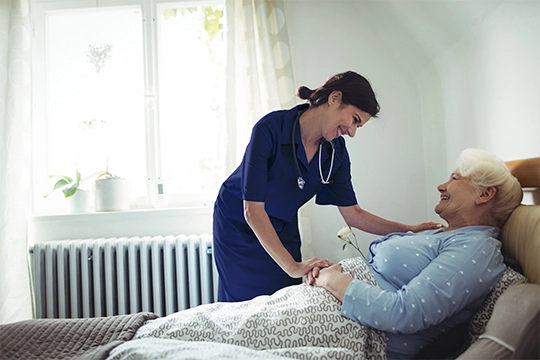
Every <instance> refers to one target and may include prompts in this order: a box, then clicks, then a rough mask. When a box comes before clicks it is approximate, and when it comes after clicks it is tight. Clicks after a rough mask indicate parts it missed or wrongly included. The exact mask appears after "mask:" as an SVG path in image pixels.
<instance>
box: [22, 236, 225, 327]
mask: <svg viewBox="0 0 540 360" xmlns="http://www.w3.org/2000/svg"><path fill="white" fill-rule="evenodd" d="M30 264H31V270H32V281H33V289H34V301H35V312H36V317H37V318H81V317H82V318H88V317H99V316H111V315H123V314H132V313H136V312H140V311H150V312H153V313H156V314H157V315H159V316H164V315H168V314H171V313H174V312H176V311H179V310H184V309H187V308H191V307H195V306H197V305H201V304H207V303H212V302H214V301H216V300H217V278H218V276H217V271H216V267H215V263H214V261H213V254H212V236H211V235H206V234H205V235H190V236H186V235H178V236H154V237H149V236H147V237H130V238H128V237H121V238H107V239H104V238H103V239H77V240H62V241H50V242H45V243H38V244H35V245H34V246H33V247H31V248H30Z"/></svg>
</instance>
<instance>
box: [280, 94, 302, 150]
mask: <svg viewBox="0 0 540 360" xmlns="http://www.w3.org/2000/svg"><path fill="white" fill-rule="evenodd" d="M307 108H309V104H300V105H297V106H295V107H293V108H291V109H290V110H288V111H287V112H286V113H285V117H284V119H283V125H282V128H281V143H282V144H291V140H292V131H293V125H295V124H294V122H295V120H296V117H297V116H298V113H299V112H302V111H304V110H306V109H307ZM296 126H297V128H296V131H295V134H294V137H295V139H294V143H295V144H296V143H298V141H299V140H300V130H299V128H298V124H296Z"/></svg>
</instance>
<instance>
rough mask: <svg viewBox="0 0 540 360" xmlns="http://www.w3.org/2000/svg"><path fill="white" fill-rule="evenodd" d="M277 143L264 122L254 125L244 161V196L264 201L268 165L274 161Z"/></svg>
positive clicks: (246, 198) (251, 199) (250, 199)
mask: <svg viewBox="0 0 540 360" xmlns="http://www.w3.org/2000/svg"><path fill="white" fill-rule="evenodd" d="M274 149H275V144H274V140H273V137H272V131H271V129H270V128H269V127H268V125H267V124H266V123H264V122H259V123H257V124H256V125H255V126H254V127H253V131H252V133H251V140H250V142H249V144H248V146H247V148H246V152H245V154H244V161H243V162H242V164H243V167H242V177H241V178H242V184H241V186H242V198H243V199H244V200H247V201H260V202H264V201H265V199H266V190H267V184H268V167H269V165H270V163H271V161H272V158H273V156H274V155H275V154H273V153H274Z"/></svg>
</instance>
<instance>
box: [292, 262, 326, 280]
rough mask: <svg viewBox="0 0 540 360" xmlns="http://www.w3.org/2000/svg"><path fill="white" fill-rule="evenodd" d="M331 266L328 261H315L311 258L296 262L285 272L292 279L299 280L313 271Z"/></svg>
mask: <svg viewBox="0 0 540 360" xmlns="http://www.w3.org/2000/svg"><path fill="white" fill-rule="evenodd" d="M331 265H332V262H331V261H330V260H328V259H317V258H312V259H309V260H305V261H302V262H297V263H295V265H293V267H291V268H290V269H288V270H287V274H289V276H290V277H292V278H301V277H302V276H305V275H308V273H310V272H311V271H312V270H313V269H315V268H318V269H324V268H327V267H329V266H331Z"/></svg>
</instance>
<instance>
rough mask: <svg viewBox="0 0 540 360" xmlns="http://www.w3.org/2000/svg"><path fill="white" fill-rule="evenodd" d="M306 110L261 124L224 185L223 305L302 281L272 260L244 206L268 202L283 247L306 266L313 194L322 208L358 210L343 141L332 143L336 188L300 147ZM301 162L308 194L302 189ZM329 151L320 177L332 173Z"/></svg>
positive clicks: (217, 246)
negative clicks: (302, 228) (306, 220)
mask: <svg viewBox="0 0 540 360" xmlns="http://www.w3.org/2000/svg"><path fill="white" fill-rule="evenodd" d="M308 106H309V105H308V104H303V105H298V106H296V107H294V108H292V109H290V110H279V111H274V112H271V113H269V114H267V115H266V116H264V117H263V118H262V119H261V120H259V121H258V122H257V123H256V124H255V126H254V128H253V132H252V135H251V140H250V142H249V144H248V146H247V148H246V152H245V154H244V158H243V160H242V163H241V164H240V166H239V167H238V168H237V169H236V170H235V171H234V172H233V173H232V174H231V175H230V176H229V178H228V179H227V180H225V182H224V183H223V185H222V186H221V189H220V191H219V194H218V197H217V200H216V203H215V206H214V219H213V220H214V226H213V227H214V228H213V235H214V256H215V260H216V265H217V269H218V272H219V295H218V300H219V301H243V300H249V299H252V298H254V297H256V296H258V295H269V294H272V293H274V292H275V291H277V290H279V289H281V288H283V287H285V286H289V285H293V284H298V283H300V282H301V281H302V279H293V278H291V277H289V276H288V275H287V274H286V273H285V272H284V271H283V270H282V269H281V268H280V267H279V266H278V265H277V264H276V263H275V262H274V260H273V259H272V258H271V257H270V255H268V253H267V252H266V251H265V250H264V248H263V247H262V245H261V244H260V242H259V240H258V239H257V237H256V236H255V234H254V233H253V231H252V230H251V228H250V227H249V225H248V224H247V222H246V220H245V218H244V205H243V200H247V201H257V202H264V203H265V210H266V212H267V213H268V215H269V217H270V221H271V223H272V225H273V226H274V229H275V230H276V232H277V234H278V236H279V238H280V240H281V242H282V243H283V245H284V246H285V248H286V249H287V250H288V251H289V252H290V253H291V255H292V256H293V258H294V259H295V260H296V261H302V259H301V253H300V245H301V243H300V234H299V231H298V219H297V213H298V209H300V207H301V206H302V205H303V204H305V203H306V202H307V201H309V200H310V199H311V198H312V197H313V196H315V195H316V199H315V201H316V203H317V204H323V205H327V204H328V205H337V206H352V205H356V204H357V201H356V196H355V194H354V190H353V187H352V183H351V175H350V159H349V154H348V152H347V149H346V147H345V140H344V139H343V138H342V137H339V138H338V139H334V140H333V143H334V146H335V157H334V164H333V169H332V173H331V175H330V181H331V183H330V184H328V185H323V184H322V183H321V179H320V175H319V154H318V152H317V154H315V156H314V157H313V159H312V161H311V163H309V164H308V161H307V157H306V152H305V150H304V146H303V145H302V141H301V134H300V124H299V123H298V122H296V125H295V126H296V129H295V139H294V144H292V130H293V125H294V123H295V120H296V117H297V116H298V113H299V112H301V111H303V110H305V109H307V108H308ZM293 146H294V156H296V158H297V159H298V165H299V167H300V171H301V173H302V177H303V178H304V180H305V181H306V183H305V186H304V189H302V190H301V189H300V188H299V187H298V184H297V177H298V173H297V169H296V165H295V162H294V159H293ZM331 158H332V147H331V145H330V144H328V143H325V144H324V145H323V149H322V158H321V160H322V161H321V163H322V172H323V176H324V177H325V178H326V177H327V176H328V175H327V174H328V171H329V169H330V162H331Z"/></svg>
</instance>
